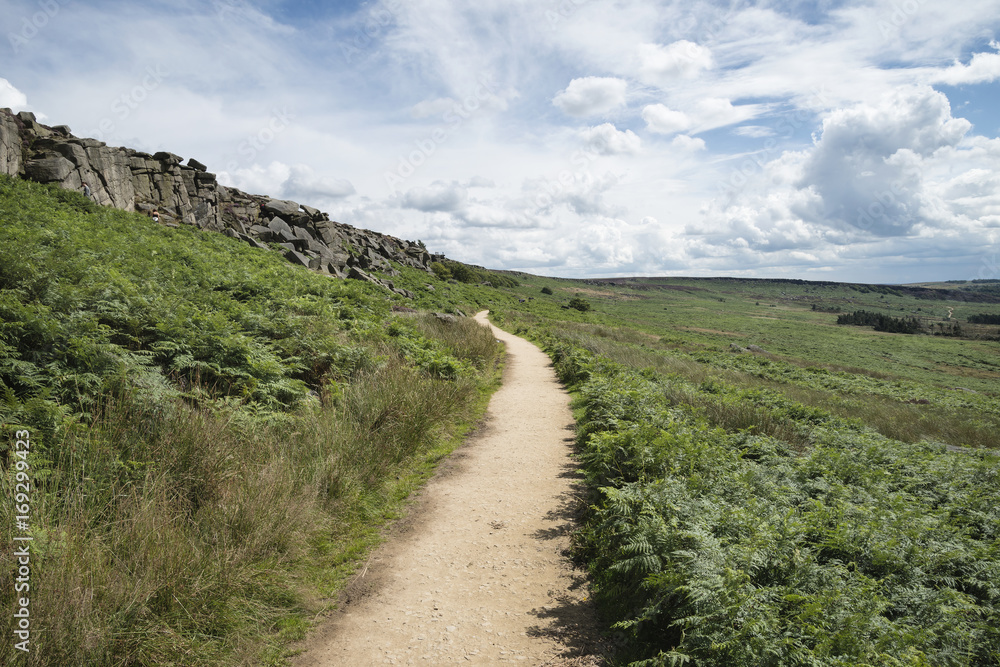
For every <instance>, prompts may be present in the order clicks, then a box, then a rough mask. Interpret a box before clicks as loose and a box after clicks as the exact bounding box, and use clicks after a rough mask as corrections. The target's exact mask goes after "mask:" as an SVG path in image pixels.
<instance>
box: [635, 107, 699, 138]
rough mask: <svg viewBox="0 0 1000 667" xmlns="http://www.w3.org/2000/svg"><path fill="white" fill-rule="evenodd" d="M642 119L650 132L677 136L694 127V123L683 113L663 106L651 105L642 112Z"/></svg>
mask: <svg viewBox="0 0 1000 667" xmlns="http://www.w3.org/2000/svg"><path fill="white" fill-rule="evenodd" d="M642 119H643V120H644V121H646V127H647V128H648V129H649V131H650V132H656V133H657V134H675V133H677V132H684V131H685V130H688V129H689V128H691V127H692V126H693V125H694V121H693V120H692V119H691V118H690V117H689V116H688V115H687V114H686V113H684V112H683V111H675V110H674V109H670V108H668V107H667V106H665V105H663V104H649V105H647V106H646V107H644V108H643V110H642Z"/></svg>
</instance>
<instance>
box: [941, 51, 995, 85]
mask: <svg viewBox="0 0 1000 667" xmlns="http://www.w3.org/2000/svg"><path fill="white" fill-rule="evenodd" d="M990 46H992V47H993V48H994V49H995V50H997V51H1000V43H998V42H995V41H994V42H990ZM931 79H932V80H933V81H935V82H939V83H947V84H949V85H952V86H960V85H963V84H970V83H989V82H991V81H996V80H997V79H1000V53H976V54H973V56H972V59H971V60H970V61H969V64H968V65H963V64H962V63H960V62H958V61H955V64H954V65H952V66H951V67H949V68H948V69H946V70H943V71H941V72H939V73H937V74H936V75H935V76H932V77H931Z"/></svg>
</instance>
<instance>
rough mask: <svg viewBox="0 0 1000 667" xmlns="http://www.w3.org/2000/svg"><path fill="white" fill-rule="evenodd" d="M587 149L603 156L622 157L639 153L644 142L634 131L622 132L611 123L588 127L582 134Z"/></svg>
mask: <svg viewBox="0 0 1000 667" xmlns="http://www.w3.org/2000/svg"><path fill="white" fill-rule="evenodd" d="M580 137H581V138H582V139H583V140H584V142H585V143H586V145H587V148H589V149H590V150H592V151H594V152H596V153H599V154H601V155H622V154H634V153H638V152H639V151H640V150H641V149H642V140H641V139H640V138H639V136H638V135H637V134H636V133H635V132H633V131H632V130H625V131H624V132H622V131H621V130H619V129H617V128H616V127H615V126H614V125H612V124H611V123H603V124H601V125H598V126H597V127H588V128H587V129H585V130H583V131H581V132H580Z"/></svg>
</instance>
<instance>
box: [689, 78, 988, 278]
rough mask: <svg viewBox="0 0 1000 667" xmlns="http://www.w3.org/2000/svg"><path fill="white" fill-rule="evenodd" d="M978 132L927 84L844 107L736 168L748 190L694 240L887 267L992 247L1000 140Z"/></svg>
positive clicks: (696, 244) (704, 246)
mask: <svg viewBox="0 0 1000 667" xmlns="http://www.w3.org/2000/svg"><path fill="white" fill-rule="evenodd" d="M969 129H970V124H969V123H968V121H966V120H964V119H961V118H954V117H952V114H951V109H950V106H949V103H948V100H947V98H946V97H945V96H944V95H943V94H941V93H939V92H937V91H934V90H933V89H931V88H928V87H910V88H904V89H900V90H896V91H892V92H890V93H888V94H886V95H885V96H884V97H883V98H882V99H881V100H879V101H878V102H876V103H872V104H869V103H861V104H858V105H855V106H853V107H850V108H845V109H837V110H835V111H833V112H831V113H829V114H828V115H827V117H826V118H825V119H824V121H823V125H822V133H821V134H820V136H819V137H818V139H817V140H816V142H815V144H814V145H813V146H811V147H810V148H808V149H806V150H804V151H792V152H785V153H783V154H782V155H781V156H779V157H777V158H776V159H774V160H772V161H770V162H758V163H753V162H749V163H748V168H747V169H746V170H745V171H746V173H742V174H740V173H739V172H737V175H742V178H741V179H739V180H738V181H737V179H732V181H731V182H739V183H742V184H743V188H742V189H739V188H734V189H733V190H732V191H731V192H729V193H728V194H727V195H726V196H722V197H719V198H717V199H716V200H715V201H714V202H713V203H712V205H711V206H710V207H709V209H708V211H707V214H706V217H705V219H704V222H703V223H702V224H700V225H689V226H688V229H687V232H688V234H689V236H690V237H691V239H692V243H691V246H692V248H701V251H702V252H705V253H709V252H711V249H712V248H715V249H720V248H728V251H727V252H728V254H729V256H730V258H731V259H735V258H739V259H738V260H736V261H745V259H746V257H747V256H749V255H753V254H758V253H764V254H768V255H772V256H774V257H779V256H780V257H781V258H782V259H781V261H785V260H788V261H792V260H793V259H794V258H793V257H792V256H791V254H790V253H792V252H793V251H794V252H797V253H798V254H797V255H796V256H795V257H797V258H798V259H802V258H804V257H807V256H808V257H812V258H814V259H815V261H816V262H817V263H818V264H822V263H823V262H827V263H829V264H831V265H835V264H838V263H840V262H843V261H849V260H850V259H851V258H852V257H853V258H857V257H862V256H869V257H871V258H872V261H873V266H877V265H878V261H877V258H879V257H883V256H884V257H893V256H896V255H898V254H904V255H905V254H907V253H909V255H910V256H914V257H916V256H921V255H925V254H926V255H939V256H940V255H944V256H947V255H948V253H955V252H956V250H955V243H954V237H955V236H956V235H958V236H960V237H962V238H965V239H966V241H967V243H969V244H970V245H966V246H965V248H964V250H963V251H962V252H964V253H973V254H974V253H976V252H981V250H980V248H982V247H987V248H988V247H989V245H990V244H991V243H995V242H996V239H997V234H996V229H997V227H998V225H1000V194H998V185H1000V180H998V177H997V176H996V174H997V173H998V172H1000V140H998V139H984V138H981V137H978V138H977V137H972V138H970V137H969V136H967V133H968V131H969ZM745 164H747V163H745ZM902 248H908V250H905V251H904V250H901V249H902ZM893 253H896V255H893ZM959 277H966V276H959Z"/></svg>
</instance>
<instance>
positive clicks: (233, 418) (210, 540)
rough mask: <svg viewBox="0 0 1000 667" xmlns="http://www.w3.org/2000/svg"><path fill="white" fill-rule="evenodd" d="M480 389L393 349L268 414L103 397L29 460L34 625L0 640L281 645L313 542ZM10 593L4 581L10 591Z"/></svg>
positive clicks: (447, 429) (248, 656)
mask: <svg viewBox="0 0 1000 667" xmlns="http://www.w3.org/2000/svg"><path fill="white" fill-rule="evenodd" d="M491 341H492V338H491ZM454 344H455V345H456V346H458V345H459V343H458V341H457V340H456V341H454ZM473 347H475V344H473ZM492 350H493V355H494V356H495V352H496V346H495V345H493V346H492ZM480 351H481V352H486V350H485V349H481V350H480ZM483 359H485V357H483ZM478 396H479V383H478V382H477V380H476V379H475V378H472V377H465V378H459V379H457V380H452V381H447V380H441V379H435V378H433V377H429V376H428V375H427V374H426V373H422V372H420V371H418V370H416V369H414V368H412V367H410V366H408V365H407V364H405V363H404V362H403V361H402V360H401V359H400V358H398V357H392V356H390V355H386V357H385V361H384V362H383V363H382V364H381V365H380V366H378V367H377V368H374V369H371V370H369V371H365V372H361V373H359V374H357V375H356V376H355V377H354V378H352V380H351V381H350V382H349V383H345V384H343V385H331V389H330V390H329V391H327V392H326V394H325V395H324V396H323V397H322V403H319V404H315V403H314V404H312V405H310V406H307V407H304V408H302V409H301V410H300V411H299V412H297V413H295V414H294V415H292V416H291V417H290V418H289V419H287V420H285V421H281V422H278V423H273V424H270V425H266V424H261V423H260V422H259V421H254V420H247V419H245V418H244V417H243V416H241V415H240V413H239V412H238V411H236V410H233V409H231V408H218V407H216V408H207V407H203V408H196V407H192V406H190V405H188V404H186V403H184V402H183V401H180V400H177V401H175V402H173V403H172V404H170V405H169V406H163V405H162V404H161V405H159V406H152V405H150V404H148V403H146V402H144V401H143V400H142V398H141V397H140V396H138V395H135V394H131V393H128V392H123V393H120V394H117V395H108V396H105V397H104V399H103V400H102V402H101V404H100V406H99V408H98V409H97V412H96V414H95V416H94V420H93V422H92V424H91V425H90V427H89V428H86V429H84V428H77V429H74V430H72V431H70V432H67V433H65V434H63V438H62V439H61V442H60V444H59V446H58V447H56V448H54V450H53V451H54V460H52V461H51V462H50V464H49V465H46V464H45V462H41V461H39V462H36V466H38V467H39V469H40V470H41V469H44V472H45V475H44V477H45V479H43V480H39V481H40V487H41V488H40V490H39V491H38V492H36V496H37V498H38V501H39V503H38V504H37V506H36V507H35V509H34V511H35V515H34V517H33V529H34V533H33V534H34V535H35V543H34V544H33V548H34V551H33V560H32V566H33V571H32V582H31V583H32V593H31V605H32V610H33V617H32V623H33V627H34V628H37V630H36V632H35V634H33V637H32V640H33V645H32V651H31V652H30V653H28V654H26V655H21V656H18V655H17V654H15V653H14V651H13V650H12V646H11V638H12V637H13V634H12V631H13V627H12V620H13V619H12V616H11V614H8V613H5V614H4V621H3V623H2V624H0V627H2V630H0V633H2V635H3V639H2V640H0V655H3V656H5V660H8V662H5V664H23V665H121V666H131V665H161V664H190V665H216V664H225V665H242V664H247V665H249V664H260V661H261V659H262V656H266V655H268V654H270V655H272V657H273V656H274V655H277V654H278V653H279V652H280V649H279V648H276V647H277V646H278V645H279V642H278V637H279V635H280V634H281V630H282V628H283V627H286V626H287V625H288V624H289V623H290V622H291V623H292V624H293V625H294V619H295V618H296V617H299V618H300V617H301V616H303V615H304V614H305V613H306V612H307V611H308V610H309V609H314V608H315V597H316V595H317V593H316V591H315V590H313V591H310V590H308V589H307V588H306V586H305V585H304V584H303V581H304V580H305V579H307V578H308V577H310V576H311V575H310V573H309V568H310V567H312V566H314V565H315V557H316V554H315V553H314V551H315V550H314V546H315V545H316V544H319V543H322V544H324V550H325V551H326V552H329V551H331V550H333V551H336V550H337V549H338V547H343V548H344V549H347V548H348V547H349V546H350V545H349V544H348V542H349V541H350V539H351V538H350V536H349V534H348V533H349V532H350V531H349V530H348V529H345V525H348V526H350V525H357V524H359V523H362V524H363V523H365V522H368V521H371V520H372V519H373V517H374V516H375V515H378V514H379V513H380V512H382V513H384V512H385V509H386V505H387V503H388V499H389V498H390V497H392V496H393V495H394V494H393V492H392V491H391V487H393V486H394V485H396V484H398V482H397V481H396V480H397V479H398V478H400V477H401V476H403V475H405V474H406V471H407V470H409V469H411V468H412V465H413V461H414V460H415V458H419V457H420V456H421V454H422V453H424V452H426V451H427V450H428V449H430V448H431V447H433V446H436V445H437V444H438V443H440V442H441V441H442V439H447V438H449V437H453V436H454V435H455V433H456V430H457V429H458V428H459V425H460V424H462V423H463V422H466V423H467V422H468V420H469V419H470V417H471V415H472V410H473V407H474V406H475V405H476V403H477V398H478ZM9 482H10V480H9V479H7V480H5V482H4V486H5V487H7V486H9V485H10V484H9ZM6 490H8V489H6V488H5V491H6ZM5 497H8V496H5ZM8 505H10V503H5V504H4V506H3V510H2V516H0V521H2V522H3V525H4V529H5V532H7V533H8V537H10V534H9V533H10V527H11V526H12V525H13V521H12V516H10V508H9V507H8ZM333 535H337V536H341V539H343V540H344V543H343V544H341V545H338V544H332V545H331V544H330V543H329V539H330V536H333ZM5 543H6V544H10V542H9V541H5ZM5 552H6V549H5ZM6 555H7V553H5V558H4V560H3V562H4V570H5V571H7V572H5V576H10V575H9V568H10V563H11V562H12V560H11V559H8V558H7V557H6ZM324 557H326V558H329V553H326V554H325V555H324ZM13 606H14V599H13V591H12V590H11V589H10V588H9V587H6V586H5V587H4V588H3V592H2V594H0V608H3V609H5V610H9V609H12V608H13ZM290 619H291V620H290ZM15 660H20V662H15Z"/></svg>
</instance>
